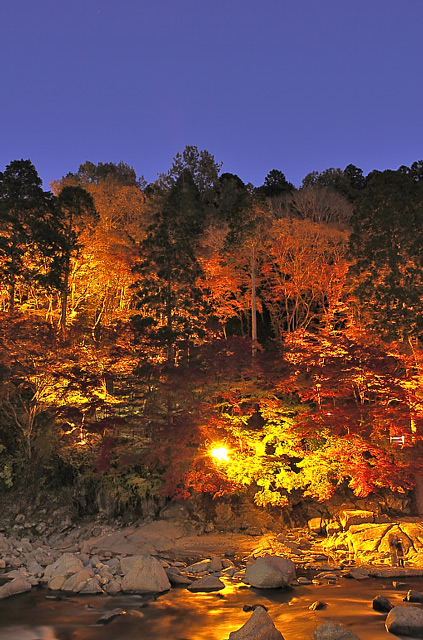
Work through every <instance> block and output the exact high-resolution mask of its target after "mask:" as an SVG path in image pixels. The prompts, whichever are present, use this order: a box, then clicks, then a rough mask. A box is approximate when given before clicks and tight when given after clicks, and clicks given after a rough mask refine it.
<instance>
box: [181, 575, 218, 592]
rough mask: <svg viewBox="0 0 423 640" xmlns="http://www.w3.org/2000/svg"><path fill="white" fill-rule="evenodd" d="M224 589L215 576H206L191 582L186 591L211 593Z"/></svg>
mask: <svg viewBox="0 0 423 640" xmlns="http://www.w3.org/2000/svg"><path fill="white" fill-rule="evenodd" d="M224 588H225V585H224V584H223V582H222V581H221V580H219V578H217V577H216V576H206V577H205V578H200V579H199V580H196V581H195V582H193V583H192V584H191V585H190V586H189V587H188V591H191V592H192V593H199V592H200V591H201V592H204V593H209V592H211V591H221V590H222V589H224Z"/></svg>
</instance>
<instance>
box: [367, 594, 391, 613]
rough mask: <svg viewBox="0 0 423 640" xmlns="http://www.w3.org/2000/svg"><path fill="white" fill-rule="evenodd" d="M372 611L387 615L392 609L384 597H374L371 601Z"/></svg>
mask: <svg viewBox="0 0 423 640" xmlns="http://www.w3.org/2000/svg"><path fill="white" fill-rule="evenodd" d="M372 604H373V609H374V610H375V611H380V612H381V613H388V611H390V610H391V609H392V608H393V605H392V604H391V603H390V602H389V600H388V598H386V597H385V596H376V598H374V599H373V603H372Z"/></svg>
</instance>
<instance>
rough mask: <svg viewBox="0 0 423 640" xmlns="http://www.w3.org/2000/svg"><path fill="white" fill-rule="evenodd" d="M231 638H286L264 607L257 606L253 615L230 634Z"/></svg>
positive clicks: (281, 639) (240, 639) (256, 639)
mask: <svg viewBox="0 0 423 640" xmlns="http://www.w3.org/2000/svg"><path fill="white" fill-rule="evenodd" d="M229 640H284V638H283V635H282V634H281V632H280V631H278V630H277V629H276V627H275V625H274V624H273V620H272V619H271V617H270V616H269V614H268V613H267V611H266V610H265V609H264V608H263V607H256V609H254V611H253V613H252V615H251V617H250V619H249V620H247V622H246V623H245V624H244V625H243V626H242V627H241V628H240V629H238V630H237V631H232V632H231V633H230V634H229Z"/></svg>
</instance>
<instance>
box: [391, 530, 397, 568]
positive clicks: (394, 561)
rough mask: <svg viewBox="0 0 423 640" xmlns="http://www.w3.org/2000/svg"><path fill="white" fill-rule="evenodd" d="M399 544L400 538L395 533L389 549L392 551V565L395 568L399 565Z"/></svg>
mask: <svg viewBox="0 0 423 640" xmlns="http://www.w3.org/2000/svg"><path fill="white" fill-rule="evenodd" d="M397 543H398V537H397V535H396V534H395V533H394V535H393V536H392V538H391V539H390V540H389V548H390V550H391V565H392V566H393V567H396V566H397V564H398V556H397Z"/></svg>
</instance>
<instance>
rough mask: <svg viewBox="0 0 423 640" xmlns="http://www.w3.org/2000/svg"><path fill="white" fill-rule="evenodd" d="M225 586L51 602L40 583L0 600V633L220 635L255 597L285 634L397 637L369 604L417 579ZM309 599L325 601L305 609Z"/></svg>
mask: <svg viewBox="0 0 423 640" xmlns="http://www.w3.org/2000/svg"><path fill="white" fill-rule="evenodd" d="M226 585H227V586H226V587H225V589H224V590H223V591H222V592H219V593H209V594H200V593H190V592H189V591H187V590H186V589H183V588H173V589H172V590H171V591H169V592H168V593H165V594H162V595H161V596H159V597H158V598H157V600H156V601H153V602H151V601H150V602H148V600H151V598H146V597H142V596H138V595H135V596H129V595H126V596H123V595H121V596H115V597H109V596H84V597H83V596H78V595H76V596H69V597H65V598H63V599H62V600H59V601H54V600H47V599H46V595H47V594H48V592H47V591H46V590H44V589H36V590H33V591H32V592H31V593H28V594H22V595H20V596H14V597H12V598H9V599H7V600H2V601H0V640H140V639H142V640H225V639H226V638H228V636H229V633H230V632H231V631H235V630H236V629H238V628H239V627H241V626H242V625H243V624H244V623H245V622H246V621H247V620H248V619H249V617H250V615H251V613H249V612H247V613H246V612H244V611H243V608H242V607H243V605H250V606H251V605H253V604H258V603H261V604H264V605H265V606H266V607H267V608H268V611H269V615H270V616H271V618H272V620H273V622H274V623H275V625H276V627H277V628H278V629H279V630H280V631H281V632H282V634H283V636H284V638H285V640H311V638H312V637H313V632H314V630H315V629H316V628H317V627H318V626H320V624H322V622H324V620H335V621H337V622H340V623H341V624H344V625H345V626H348V627H349V628H351V629H352V630H353V631H355V633H357V635H358V636H359V637H360V638H361V640H389V639H391V640H394V638H397V637H398V636H393V635H391V634H389V633H388V632H387V631H386V630H385V627H384V621H385V615H383V614H380V613H377V612H375V611H374V610H373V608H372V600H373V598H375V597H376V596H377V595H379V594H383V595H385V596H386V597H387V598H388V599H389V600H390V601H391V603H392V604H393V605H394V606H398V605H404V604H405V603H404V602H403V597H404V595H405V593H406V591H407V590H408V589H411V588H413V589H417V590H419V591H423V582H422V581H420V582H419V581H415V580H413V582H411V581H410V582H409V583H407V586H406V588H404V590H402V591H399V590H396V589H395V588H394V587H393V586H392V582H391V581H389V580H373V579H368V580H363V581H359V582H358V581H355V580H347V579H341V580H340V582H339V583H337V584H336V585H328V584H324V585H310V586H300V587H295V588H293V589H287V590H281V589H274V590H269V589H266V590H258V589H251V588H248V587H247V588H246V587H244V586H243V585H240V584H231V583H229V582H226ZM222 596H223V597H222ZM316 600H319V601H324V602H326V603H327V607H326V608H325V609H323V610H318V611H310V610H309V608H308V607H309V606H310V605H311V604H312V603H313V602H314V601H316ZM408 606H415V605H411V604H410V605H408ZM116 608H118V609H124V610H125V611H127V612H128V613H127V614H126V615H125V616H120V617H118V618H116V619H115V620H113V621H112V622H110V623H109V624H107V625H97V624H96V622H97V620H98V619H99V617H100V616H101V615H103V614H104V613H105V612H107V611H110V610H112V609H116ZM408 640H412V639H411V638H408Z"/></svg>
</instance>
